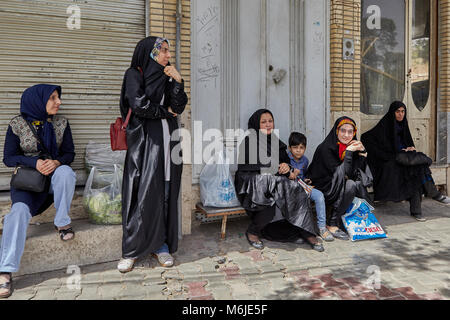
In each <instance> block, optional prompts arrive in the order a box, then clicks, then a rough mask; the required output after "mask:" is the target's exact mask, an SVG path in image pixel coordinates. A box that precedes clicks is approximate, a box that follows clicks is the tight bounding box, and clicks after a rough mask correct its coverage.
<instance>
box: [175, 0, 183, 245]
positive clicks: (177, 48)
mask: <svg viewBox="0 0 450 320" xmlns="http://www.w3.org/2000/svg"><path fill="white" fill-rule="evenodd" d="M181 17H182V6H181V0H177V10H176V38H175V68H176V69H177V70H178V72H180V74H181V69H180V67H181ZM177 122H178V127H179V128H183V127H184V125H183V124H182V123H181V119H180V117H177ZM182 198H183V184H182V183H181V185H180V191H179V196H178V201H177V206H178V214H179V216H178V239H180V240H181V238H182V230H183V227H182V224H183V208H182V203H181V199H182Z"/></svg>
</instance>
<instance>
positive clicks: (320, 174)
mask: <svg viewBox="0 0 450 320" xmlns="http://www.w3.org/2000/svg"><path fill="white" fill-rule="evenodd" d="M343 120H347V121H350V122H352V123H353V125H354V127H355V128H356V122H355V121H354V120H353V119H352V118H349V117H345V116H344V117H340V118H339V119H337V120H336V121H335V123H334V126H333V128H332V129H331V130H330V133H329V134H328V135H327V137H326V138H325V140H324V141H323V142H322V143H321V144H319V146H318V147H317V149H316V151H315V152H314V156H313V159H312V161H311V164H310V166H309V167H308V171H307V177H308V178H309V179H311V180H312V182H313V185H314V186H316V187H317V188H318V189H319V190H322V189H327V185H329V184H330V183H331V178H332V176H333V174H334V171H335V170H336V168H337V167H338V166H339V165H340V164H341V163H342V160H341V159H340V158H339V144H338V142H339V139H338V136H337V130H338V127H339V124H340V123H341V121H343ZM352 140H356V135H355V136H354V137H353V139H352Z"/></svg>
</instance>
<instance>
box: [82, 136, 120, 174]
mask: <svg viewBox="0 0 450 320" xmlns="http://www.w3.org/2000/svg"><path fill="white" fill-rule="evenodd" d="M126 153H127V151H126V150H118V151H112V150H111V145H110V144H105V143H98V142H95V141H89V143H88V144H87V146H86V155H85V158H84V160H85V164H86V170H87V172H88V173H90V172H91V169H92V167H96V168H97V170H98V171H100V172H104V173H113V172H114V165H115V164H118V165H121V166H123V165H124V163H125V156H126Z"/></svg>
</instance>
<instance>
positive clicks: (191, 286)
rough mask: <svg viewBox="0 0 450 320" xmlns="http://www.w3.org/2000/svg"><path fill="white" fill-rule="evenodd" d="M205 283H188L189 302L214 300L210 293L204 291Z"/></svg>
mask: <svg viewBox="0 0 450 320" xmlns="http://www.w3.org/2000/svg"><path fill="white" fill-rule="evenodd" d="M207 283H208V282H207V281H196V282H188V283H186V286H187V287H188V295H189V298H190V300H214V298H213V296H212V294H211V292H208V291H206V289H205V286H206V284H207Z"/></svg>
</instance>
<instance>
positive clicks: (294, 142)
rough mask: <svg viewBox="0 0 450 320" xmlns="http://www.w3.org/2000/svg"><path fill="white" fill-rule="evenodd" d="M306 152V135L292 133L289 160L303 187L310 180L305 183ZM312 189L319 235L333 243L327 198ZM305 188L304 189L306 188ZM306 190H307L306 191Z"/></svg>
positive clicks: (311, 195) (295, 175)
mask: <svg viewBox="0 0 450 320" xmlns="http://www.w3.org/2000/svg"><path fill="white" fill-rule="evenodd" d="M305 150H306V137H305V135H304V134H302V133H300V132H292V133H291V135H290V136H289V152H288V155H289V159H290V160H291V163H290V164H291V166H292V168H293V169H294V170H293V175H294V177H296V178H297V179H300V180H301V181H300V182H301V183H302V182H303V183H302V186H304V185H305V183H304V182H306V183H308V182H309V181H308V179H306V181H304V179H305V174H306V169H308V164H309V160H308V158H307V157H306V156H305V155H304V154H305ZM305 187H306V188H308V190H309V189H310V190H311V192H308V191H307V192H308V193H309V194H310V198H311V200H312V201H313V202H314V203H315V204H316V213H317V225H318V227H319V235H320V237H321V238H322V239H323V240H325V241H333V240H334V237H333V236H332V235H331V233H330V232H329V231H328V229H327V228H326V209H325V198H324V197H323V194H322V192H321V191H320V190H317V189H316V188H313V187H307V186H305ZM305 187H304V188H305ZM306 188H305V190H306Z"/></svg>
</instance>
